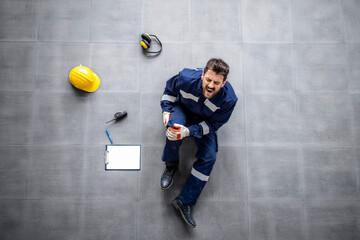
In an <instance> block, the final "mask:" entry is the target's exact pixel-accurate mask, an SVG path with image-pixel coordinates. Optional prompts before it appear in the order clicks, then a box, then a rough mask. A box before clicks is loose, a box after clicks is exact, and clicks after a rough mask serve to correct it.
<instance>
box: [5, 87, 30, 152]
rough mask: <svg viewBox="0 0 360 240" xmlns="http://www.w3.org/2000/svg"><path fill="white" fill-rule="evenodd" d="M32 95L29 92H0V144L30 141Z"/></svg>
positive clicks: (27, 142) (26, 142)
mask: <svg viewBox="0 0 360 240" xmlns="http://www.w3.org/2000/svg"><path fill="white" fill-rule="evenodd" d="M33 99H34V96H33V94H32V93H30V92H0V103H1V105H0V119H1V120H0V122H1V124H0V144H1V145H11V144H29V143H30V142H31V127H32V110H33V104H34V103H33Z"/></svg>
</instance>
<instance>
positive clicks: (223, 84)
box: [221, 79, 227, 87]
mask: <svg viewBox="0 0 360 240" xmlns="http://www.w3.org/2000/svg"><path fill="white" fill-rule="evenodd" d="M226 81H227V79H225V80H224V82H223V83H222V85H221V87H223V86H225V83H226Z"/></svg>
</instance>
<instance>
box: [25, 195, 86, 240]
mask: <svg viewBox="0 0 360 240" xmlns="http://www.w3.org/2000/svg"><path fill="white" fill-rule="evenodd" d="M27 211H28V212H27V218H28V227H27V235H26V238H27V239H59V238H62V239H69V240H70V239H74V240H75V239H79V238H80V226H81V218H80V217H81V203H80V201H76V200H29V201H28V206H27ZM39 226H41V227H39Z"/></svg>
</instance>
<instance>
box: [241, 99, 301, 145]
mask: <svg viewBox="0 0 360 240" xmlns="http://www.w3.org/2000/svg"><path fill="white" fill-rule="evenodd" d="M245 99H246V100H245V108H246V110H245V115H246V120H245V121H246V139H247V143H249V144H281V145H282V146H286V145H294V144H296V143H297V128H296V126H297V116H296V100H295V95H293V94H277V95H260V94H256V95H255V94H253V95H246V96H245Z"/></svg>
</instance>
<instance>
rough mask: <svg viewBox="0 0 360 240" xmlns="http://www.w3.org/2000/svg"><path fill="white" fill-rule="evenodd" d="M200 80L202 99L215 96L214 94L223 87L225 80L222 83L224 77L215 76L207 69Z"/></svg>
mask: <svg viewBox="0 0 360 240" xmlns="http://www.w3.org/2000/svg"><path fill="white" fill-rule="evenodd" d="M201 79H202V84H201V86H202V90H203V94H204V97H205V98H207V99H210V98H212V97H213V96H215V94H216V93H218V92H219V91H220V89H221V88H222V87H223V86H224V85H225V83H226V80H225V81H224V76H223V75H221V74H216V73H215V72H214V71H213V70H211V69H209V70H207V72H206V73H205V74H204V72H203V73H202V75H201Z"/></svg>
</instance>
